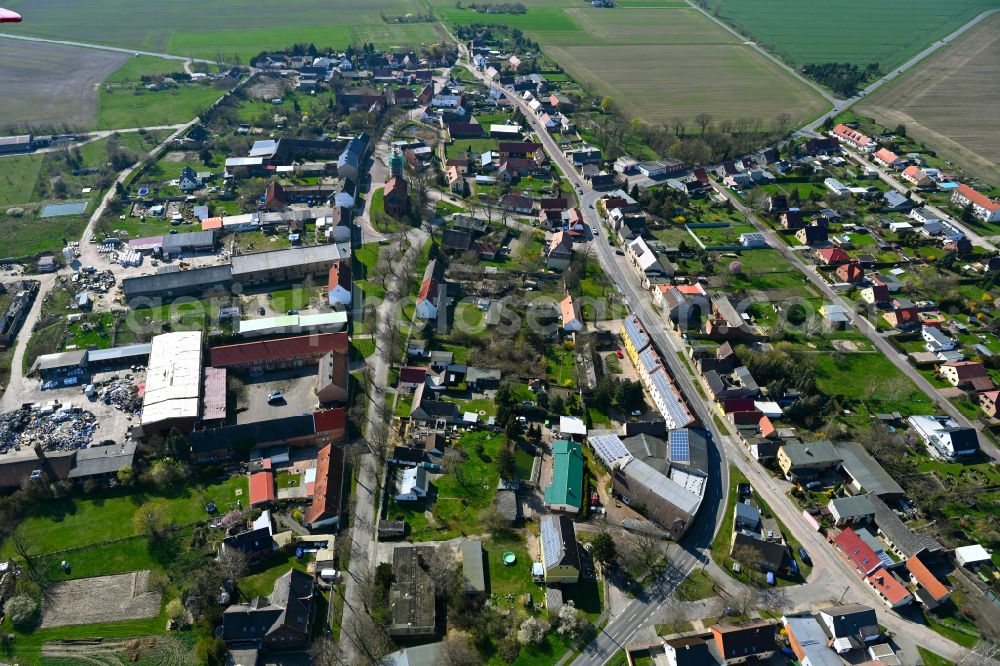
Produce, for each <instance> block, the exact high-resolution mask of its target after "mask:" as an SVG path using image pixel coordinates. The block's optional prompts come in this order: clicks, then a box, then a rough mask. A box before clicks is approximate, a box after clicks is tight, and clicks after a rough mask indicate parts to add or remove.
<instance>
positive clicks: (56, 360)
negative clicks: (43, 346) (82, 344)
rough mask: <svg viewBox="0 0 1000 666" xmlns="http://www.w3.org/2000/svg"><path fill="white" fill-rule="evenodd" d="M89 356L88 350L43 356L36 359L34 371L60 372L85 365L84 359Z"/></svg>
mask: <svg viewBox="0 0 1000 666" xmlns="http://www.w3.org/2000/svg"><path fill="white" fill-rule="evenodd" d="M86 356H87V350H86V349H77V350H75V351H67V352H58V353H56V354H43V355H42V356H39V357H38V358H36V359H35V364H34V365H33V366H32V370H39V371H45V370H58V369H60V368H69V367H73V366H79V365H82V364H83V359H84V358H85V357H86Z"/></svg>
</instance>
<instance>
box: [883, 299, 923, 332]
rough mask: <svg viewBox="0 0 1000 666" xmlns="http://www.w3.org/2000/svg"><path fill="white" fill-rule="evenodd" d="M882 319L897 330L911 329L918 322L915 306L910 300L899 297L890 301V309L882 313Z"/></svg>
mask: <svg viewBox="0 0 1000 666" xmlns="http://www.w3.org/2000/svg"><path fill="white" fill-rule="evenodd" d="M882 318H883V319H885V320H886V321H887V322H889V324H891V325H892V326H894V327H896V328H899V329H907V328H913V327H914V326H916V325H917V324H918V323H919V321H920V320H919V318H918V317H917V306H915V305H914V304H913V302H912V301H911V300H910V299H908V298H903V297H901V296H897V297H896V298H893V299H892V304H891V306H890V309H889V310H888V311H886V312H883V313H882Z"/></svg>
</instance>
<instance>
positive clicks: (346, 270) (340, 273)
mask: <svg viewBox="0 0 1000 666" xmlns="http://www.w3.org/2000/svg"><path fill="white" fill-rule="evenodd" d="M326 295H327V301H328V302H329V304H330V305H332V306H336V305H342V306H344V307H350V305H351V303H352V302H353V282H352V278H351V264H350V262H348V261H343V260H338V261H335V262H334V263H333V266H331V267H330V275H329V279H328V281H327V286H326Z"/></svg>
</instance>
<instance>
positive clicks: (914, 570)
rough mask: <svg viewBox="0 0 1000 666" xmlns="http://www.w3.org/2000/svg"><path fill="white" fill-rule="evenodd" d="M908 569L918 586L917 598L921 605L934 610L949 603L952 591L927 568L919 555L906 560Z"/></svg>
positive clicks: (912, 579)
mask: <svg viewBox="0 0 1000 666" xmlns="http://www.w3.org/2000/svg"><path fill="white" fill-rule="evenodd" d="M925 558H926V556H925ZM906 569H907V570H908V571H909V572H910V580H911V581H913V583H915V584H916V585H917V586H918V587H917V591H916V596H917V600H918V601H920V603H921V604H923V605H924V606H926V607H927V608H932V609H933V608H937V607H938V606H940V605H941V604H943V603H944V602H946V601H948V597H950V596H951V590H949V589H948V586H946V585H945V584H944V583H942V582H941V580H940V579H939V578H938V577H937V576H935V575H934V573H933V572H932V571H931V570H930V569H928V568H927V565H926V564H924V560H923V559H921V558H920V556H919V555H914V556H913V557H911V558H910V559H908V560H906Z"/></svg>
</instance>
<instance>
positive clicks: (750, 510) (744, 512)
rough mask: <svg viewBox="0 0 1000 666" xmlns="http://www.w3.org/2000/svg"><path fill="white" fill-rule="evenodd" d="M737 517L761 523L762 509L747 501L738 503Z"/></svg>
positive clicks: (756, 523)
mask: <svg viewBox="0 0 1000 666" xmlns="http://www.w3.org/2000/svg"><path fill="white" fill-rule="evenodd" d="M736 517H737V518H739V519H740V520H742V521H743V522H746V523H751V524H753V525H759V524H760V509H758V508H757V507H755V506H753V505H752V504H747V503H745V502H737V503H736Z"/></svg>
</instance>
